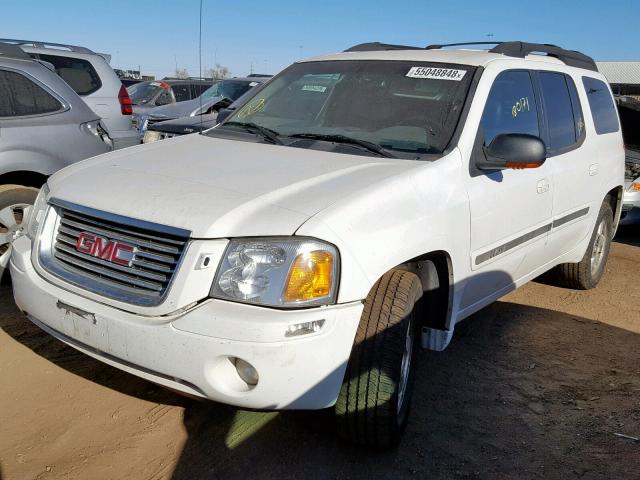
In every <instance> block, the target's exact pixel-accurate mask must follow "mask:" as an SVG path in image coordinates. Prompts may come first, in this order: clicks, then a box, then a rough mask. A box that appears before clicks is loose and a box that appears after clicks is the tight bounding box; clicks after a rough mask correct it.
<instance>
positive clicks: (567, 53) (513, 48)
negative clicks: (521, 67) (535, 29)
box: [489, 42, 598, 72]
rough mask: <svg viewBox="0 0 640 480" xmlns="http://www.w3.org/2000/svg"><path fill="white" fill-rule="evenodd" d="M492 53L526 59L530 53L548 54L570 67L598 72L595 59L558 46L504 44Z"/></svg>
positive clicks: (522, 43)
mask: <svg viewBox="0 0 640 480" xmlns="http://www.w3.org/2000/svg"><path fill="white" fill-rule="evenodd" d="M489 51H490V52H493V53H502V54H504V55H507V56H509V57H519V58H524V57H526V56H527V55H529V54H530V53H546V54H547V56H549V57H554V58H557V59H559V60H561V61H562V62H564V63H565V64H566V65H569V66H570V67H577V68H584V69H587V70H593V71H594V72H597V71H598V66H597V65H596V62H594V60H593V58H591V57H589V56H587V55H585V54H584V53H580V52H577V51H575V50H565V49H564V48H561V47H558V46H557V45H551V44H548V43H526V42H502V43H499V44H498V45H496V46H495V47H493V48H492V49H491V50H489Z"/></svg>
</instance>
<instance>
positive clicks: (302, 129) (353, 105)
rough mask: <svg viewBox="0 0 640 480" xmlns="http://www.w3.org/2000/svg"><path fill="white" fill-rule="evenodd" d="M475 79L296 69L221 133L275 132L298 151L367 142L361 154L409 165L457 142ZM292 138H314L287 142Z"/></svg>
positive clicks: (363, 63)
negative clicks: (384, 154)
mask: <svg viewBox="0 0 640 480" xmlns="http://www.w3.org/2000/svg"><path fill="white" fill-rule="evenodd" d="M473 73H474V67H471V66H468V65H451V64H442V63H425V62H407V61H380V60H340V61H323V62H306V63H297V64H294V65H292V66H291V67H289V68H287V69H286V70H284V71H283V72H282V73H280V74H279V75H278V76H277V77H276V78H274V79H273V80H272V81H271V82H270V83H269V84H268V85H267V86H265V87H264V88H263V89H262V90H260V91H259V93H258V94H256V95H255V96H254V97H253V98H252V99H251V100H249V101H248V102H247V103H246V104H245V105H244V106H243V107H242V108H240V109H238V110H237V111H236V112H235V113H233V114H232V115H231V116H230V117H229V118H228V120H227V122H226V123H223V124H222V125H221V128H223V129H227V128H228V129H243V130H245V131H247V132H249V133H255V132H256V131H260V132H262V134H263V136H264V134H265V129H268V130H269V131H270V132H271V133H276V134H278V136H279V138H280V139H281V140H284V141H283V142H282V143H284V144H290V145H292V146H298V147H299V146H301V145H300V144H301V143H304V144H306V145H308V146H309V148H313V146H312V144H314V143H317V142H313V141H309V140H314V139H315V140H323V139H326V140H327V141H334V142H336V141H337V142H339V143H340V141H341V140H342V141H343V143H350V144H351V145H356V142H360V145H359V146H361V147H363V146H366V145H365V142H366V144H367V145H368V146H369V147H372V146H373V147H376V148H378V147H380V148H382V149H384V150H385V151H390V152H391V153H392V154H393V155H392V156H397V157H403V158H420V155H423V154H439V153H442V152H443V151H444V149H445V148H446V147H447V145H448V143H449V141H450V140H451V137H452V136H453V132H454V130H455V128H456V125H457V123H458V119H459V117H460V113H461V111H462V108H463V105H464V102H465V99H466V96H467V92H468V90H469V85H470V83H471V80H472V77H473ZM227 123H228V125H227ZM242 127H244V128H242ZM249 127H250V128H251V129H252V130H250V129H249ZM258 127H260V128H261V130H258ZM210 134H213V135H215V132H214V131H212V132H211V133H210ZM291 136H298V137H307V138H306V141H305V142H301V141H300V140H299V139H298V141H297V142H287V141H286V137H291ZM323 137H324V138H323ZM347 137H348V138H347ZM272 140H273V138H272ZM345 140H348V141H345ZM356 146H357V145H356ZM369 150H372V148H369ZM369 153H375V152H369Z"/></svg>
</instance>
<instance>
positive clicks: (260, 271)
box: [211, 237, 340, 308]
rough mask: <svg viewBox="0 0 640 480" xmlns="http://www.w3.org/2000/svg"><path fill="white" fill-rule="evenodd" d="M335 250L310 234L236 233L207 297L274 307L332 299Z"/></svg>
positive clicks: (336, 271)
mask: <svg viewBox="0 0 640 480" xmlns="http://www.w3.org/2000/svg"><path fill="white" fill-rule="evenodd" d="M339 264H340V259H339V257H338V251H337V249H336V248H335V247H334V246H333V245H331V244H328V243H325V242H322V241H320V240H315V239H310V238H293V237H291V238H239V239H233V240H231V241H230V242H229V245H228V246H227V249H226V251H225V254H224V257H223V259H222V261H221V263H220V266H219V267H218V272H217V273H216V278H215V280H214V282H213V286H212V288H211V296H212V297H216V298H220V299H225V300H233V301H236V302H243V303H251V304H256V305H268V306H273V307H285V308H292V307H300V306H316V305H327V304H331V303H335V301H336V293H337V285H338V275H339Z"/></svg>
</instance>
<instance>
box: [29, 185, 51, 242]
mask: <svg viewBox="0 0 640 480" xmlns="http://www.w3.org/2000/svg"><path fill="white" fill-rule="evenodd" d="M48 196H49V186H48V185H47V184H46V183H45V184H44V185H43V186H42V188H41V189H40V193H38V196H37V197H36V201H35V203H34V204H33V206H32V207H31V211H30V212H29V217H28V218H27V236H28V237H29V238H30V239H31V240H35V238H36V236H37V235H38V230H40V225H41V224H42V222H43V221H44V215H45V213H46V211H47V197H48Z"/></svg>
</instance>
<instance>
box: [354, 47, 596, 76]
mask: <svg viewBox="0 0 640 480" xmlns="http://www.w3.org/2000/svg"><path fill="white" fill-rule="evenodd" d="M467 45H495V47H493V48H491V49H489V52H491V53H501V54H503V55H506V56H508V57H517V58H524V57H526V56H527V55H529V54H530V53H545V54H547V56H549V57H554V58H557V59H558V60H561V61H562V62H564V63H565V64H566V65H568V66H570V67H577V68H584V69H586V70H593V71H594V72H597V71H598V67H597V66H596V62H595V61H594V60H593V58H591V57H589V56H587V55H585V54H584V53H580V52H577V51H575V50H565V49H564V48H561V47H558V46H557V45H551V44H548V43H527V42H519V41H514V42H485V41H482V42H463V43H447V44H442V45H439V44H435V45H428V46H427V47H424V50H438V49H441V48H445V47H462V46H467ZM381 50H423V48H422V47H408V46H405V45H391V44H387V43H380V42H370V43H361V44H359V45H355V46H353V47H351V48H348V49H347V50H345V52H375V51H381Z"/></svg>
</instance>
